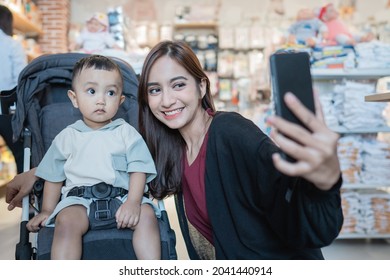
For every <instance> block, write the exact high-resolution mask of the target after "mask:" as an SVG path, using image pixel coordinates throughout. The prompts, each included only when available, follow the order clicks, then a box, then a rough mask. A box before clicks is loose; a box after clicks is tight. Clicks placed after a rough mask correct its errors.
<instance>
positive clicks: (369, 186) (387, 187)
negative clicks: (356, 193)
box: [342, 184, 390, 190]
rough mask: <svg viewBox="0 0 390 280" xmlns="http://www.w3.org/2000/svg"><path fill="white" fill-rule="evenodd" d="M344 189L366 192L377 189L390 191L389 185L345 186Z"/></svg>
mask: <svg viewBox="0 0 390 280" xmlns="http://www.w3.org/2000/svg"><path fill="white" fill-rule="evenodd" d="M342 188H343V189H344V190H346V189H348V190H366V189H376V190H389V189H390V186H389V185H384V184H378V185H376V184H343V185H342Z"/></svg>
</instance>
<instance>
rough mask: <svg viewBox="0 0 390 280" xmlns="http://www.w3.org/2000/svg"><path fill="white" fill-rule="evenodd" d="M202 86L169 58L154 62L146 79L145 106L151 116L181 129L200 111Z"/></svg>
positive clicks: (203, 89)
mask: <svg viewBox="0 0 390 280" xmlns="http://www.w3.org/2000/svg"><path fill="white" fill-rule="evenodd" d="M204 94H205V83H204V82H202V83H201V84H200V85H198V84H197V83H196V81H195V79H194V77H192V76H191V75H190V73H189V72H188V71H187V70H186V69H185V68H184V67H183V66H181V65H180V64H178V63H177V62H176V61H174V60H172V59H171V58H170V57H168V56H163V57H161V58H159V59H158V60H156V62H155V63H154V65H153V66H152V68H151V71H150V74H149V77H148V103H149V107H150V110H151V112H152V113H153V115H154V116H155V117H156V118H157V119H158V120H160V121H161V122H162V123H164V124H165V125H166V126H168V127H169V128H171V129H179V130H180V129H183V128H184V127H186V126H187V125H189V124H190V123H192V121H193V119H194V118H195V117H196V115H198V113H199V112H201V111H203V109H202V107H201V99H202V97H203V96H204Z"/></svg>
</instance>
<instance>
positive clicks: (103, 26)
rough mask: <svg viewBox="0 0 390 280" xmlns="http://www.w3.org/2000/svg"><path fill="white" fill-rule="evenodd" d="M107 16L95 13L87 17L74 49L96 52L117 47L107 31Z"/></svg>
mask: <svg viewBox="0 0 390 280" xmlns="http://www.w3.org/2000/svg"><path fill="white" fill-rule="evenodd" d="M108 28H109V24H108V17H107V15H106V14H103V13H95V14H93V15H92V16H91V17H90V18H88V19H87V21H86V23H85V27H84V29H83V30H82V32H81V34H80V36H79V37H78V38H77V39H76V47H75V49H76V50H81V51H83V52H86V53H98V52H101V51H103V50H105V49H109V48H118V46H117V45H116V42H115V39H114V37H113V36H112V35H111V34H110V33H109V30H108Z"/></svg>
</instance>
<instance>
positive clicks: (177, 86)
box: [173, 83, 186, 89]
mask: <svg viewBox="0 0 390 280" xmlns="http://www.w3.org/2000/svg"><path fill="white" fill-rule="evenodd" d="M185 85H186V84H185V83H177V84H175V85H174V86H173V88H176V89H181V88H182V87H184V86H185Z"/></svg>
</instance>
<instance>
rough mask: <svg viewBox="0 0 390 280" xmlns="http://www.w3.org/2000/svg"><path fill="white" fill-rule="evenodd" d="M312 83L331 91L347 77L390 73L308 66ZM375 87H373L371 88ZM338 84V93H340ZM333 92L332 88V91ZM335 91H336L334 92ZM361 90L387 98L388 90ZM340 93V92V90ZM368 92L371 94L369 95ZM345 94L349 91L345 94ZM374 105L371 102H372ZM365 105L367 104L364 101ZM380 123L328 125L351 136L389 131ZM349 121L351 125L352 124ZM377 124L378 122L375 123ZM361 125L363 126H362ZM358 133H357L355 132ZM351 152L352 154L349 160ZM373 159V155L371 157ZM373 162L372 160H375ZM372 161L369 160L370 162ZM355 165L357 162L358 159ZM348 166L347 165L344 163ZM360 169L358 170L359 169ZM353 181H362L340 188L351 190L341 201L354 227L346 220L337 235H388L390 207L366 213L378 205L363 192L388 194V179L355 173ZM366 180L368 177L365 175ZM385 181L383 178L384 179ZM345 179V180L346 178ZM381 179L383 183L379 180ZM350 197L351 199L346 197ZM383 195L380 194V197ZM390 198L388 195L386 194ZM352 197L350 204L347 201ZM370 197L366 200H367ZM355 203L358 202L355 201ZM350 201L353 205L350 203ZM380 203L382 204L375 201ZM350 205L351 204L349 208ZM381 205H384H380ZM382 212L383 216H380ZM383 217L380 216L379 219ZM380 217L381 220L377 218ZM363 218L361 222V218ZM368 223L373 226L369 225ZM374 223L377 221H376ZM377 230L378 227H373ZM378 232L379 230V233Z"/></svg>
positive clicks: (364, 79) (369, 78)
mask: <svg viewBox="0 0 390 280" xmlns="http://www.w3.org/2000/svg"><path fill="white" fill-rule="evenodd" d="M311 74H312V79H313V85H314V86H315V87H316V88H317V90H318V92H319V93H320V94H321V93H324V94H325V93H329V92H333V89H334V87H335V86H337V85H343V84H346V83H348V82H349V81H355V82H359V83H360V82H361V83H362V84H376V83H377V81H378V79H380V78H382V77H386V76H390V69H311ZM374 90H375V89H374ZM340 91H341V88H339V91H337V93H340ZM333 93H335V92H333ZM337 93H336V95H337ZM359 93H360V94H364V101H390V92H389V93H387V94H380V95H379V94H372V92H367V93H365V92H364V93H362V92H359ZM340 94H341V93H340ZM370 94H371V95H370ZM347 96H348V95H347ZM362 99H363V98H362ZM362 99H360V97H359V102H363V100H362ZM352 100H353V98H351V99H348V98H346V99H345V101H344V102H353V101H352ZM360 105H362V106H363V105H364V104H360ZM371 105H373V104H371ZM367 106H368V104H367ZM380 124H381V126H375V120H372V122H371V123H369V122H368V125H363V124H362V123H360V126H361V127H362V128H358V129H347V128H346V127H343V126H338V127H330V129H332V130H333V131H335V132H337V133H340V134H342V135H343V136H347V137H348V136H351V135H349V134H361V135H369V134H370V135H378V133H390V127H389V126H387V125H386V123H380ZM352 125H353V124H352V123H351V125H349V126H350V127H352ZM377 125H379V123H378V124H377ZM363 126H364V127H363ZM358 137H359V136H358ZM352 159H353V156H351V160H352ZM372 160H373V159H372ZM374 162H375V161H374ZM371 164H372V163H371ZM358 166H360V165H359V163H358ZM346 167H347V166H346ZM370 167H371V166H370ZM351 170H355V169H354V165H353V164H351V167H349V168H346V169H345V171H346V172H347V173H346V178H347V177H348V176H349V173H348V172H349V171H351ZM360 171H361V170H360ZM356 176H357V177H356V178H355V179H356V181H358V182H361V183H357V184H354V183H344V184H343V186H342V189H343V190H348V191H347V192H348V193H352V194H353V195H352V196H351V197H353V199H351V197H350V196H346V197H345V200H344V198H343V202H345V203H347V205H348V207H346V208H345V211H346V213H345V218H346V221H354V220H356V221H359V222H357V224H358V225H356V230H355V231H350V230H349V228H350V227H352V226H353V225H352V224H349V223H352V222H347V224H345V225H344V226H345V227H344V229H345V232H343V230H342V232H341V233H340V235H339V237H338V239H387V238H390V231H389V230H388V229H387V228H386V227H385V226H384V225H387V223H390V218H388V216H389V214H390V213H389V212H390V211H389V209H390V208H385V209H384V210H383V211H384V212H385V213H382V212H380V213H379V214H378V215H380V216H379V217H378V216H375V215H374V214H373V215H372V216H370V215H367V211H372V212H373V213H378V212H377V211H379V210H377V208H375V207H374V205H375V203H374V202H373V201H371V200H369V199H367V197H366V196H365V195H366V194H367V193H371V192H372V194H373V195H374V194H377V193H378V192H383V193H384V194H387V196H388V195H389V194H388V193H389V190H390V182H386V180H384V179H381V180H380V181H379V179H378V180H377V181H376V182H381V183H378V184H377V183H375V182H374V181H372V182H371V183H369V182H367V181H366V180H363V177H360V175H356ZM368 180H369V179H368ZM383 181H385V182H383ZM346 182H347V181H346ZM351 182H352V181H351ZM382 182H383V183H382ZM349 199H351V200H349ZM381 199H382V197H381ZM385 199H386V200H389V199H390V198H389V197H386V198H385ZM350 201H352V204H349V203H350ZM367 201H369V202H367ZM354 203H357V204H354ZM351 205H353V207H352V206H351ZM378 205H379V206H378V207H380V206H381V204H378ZM350 207H351V208H350ZM383 207H384V206H383ZM352 208H353V209H354V210H353V211H352V210H351V212H348V211H349V210H348V209H352ZM382 214H383V216H382ZM380 219H382V220H380ZM378 220H380V221H378ZM362 221H363V222H362ZM371 223H372V224H373V227H375V228H371ZM376 223H379V225H377V224H376ZM376 230H377V231H376ZM379 232H380V233H379Z"/></svg>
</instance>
